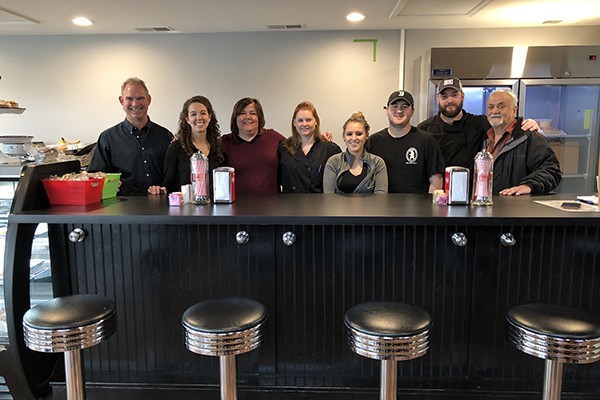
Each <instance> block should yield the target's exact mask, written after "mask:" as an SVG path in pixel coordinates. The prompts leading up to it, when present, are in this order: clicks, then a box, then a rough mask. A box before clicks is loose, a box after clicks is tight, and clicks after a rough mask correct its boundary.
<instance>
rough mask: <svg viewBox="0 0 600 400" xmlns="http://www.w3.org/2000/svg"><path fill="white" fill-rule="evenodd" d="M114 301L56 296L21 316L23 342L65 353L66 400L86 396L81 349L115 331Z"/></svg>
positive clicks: (50, 350)
mask: <svg viewBox="0 0 600 400" xmlns="http://www.w3.org/2000/svg"><path fill="white" fill-rule="evenodd" d="M115 310H116V308H115V304H114V303H113V302H112V301H111V300H109V299H107V298H105V297H102V296H97V295H91V294H78V295H72V296H65V297H56V298H54V299H52V300H50V301H47V302H44V303H41V304H38V305H37V306H35V307H33V308H31V309H29V310H28V311H27V312H26V313H25V315H23V335H24V339H25V345H26V346H27V347H28V348H30V349H31V350H35V351H39V352H43V353H64V359H65V386H66V392H67V400H84V399H85V382H84V373H83V367H82V363H81V350H82V349H85V348H88V347H91V346H94V345H96V344H99V343H101V342H103V341H105V340H106V339H108V338H109V337H111V336H112V335H113V334H114V333H115V331H116V314H115Z"/></svg>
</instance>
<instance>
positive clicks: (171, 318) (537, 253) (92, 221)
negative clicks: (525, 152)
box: [5, 194, 600, 400]
mask: <svg viewBox="0 0 600 400" xmlns="http://www.w3.org/2000/svg"><path fill="white" fill-rule="evenodd" d="M560 198H569V199H572V198H573V196H567V195H553V196H544V197H532V196H521V197H499V196H498V197H495V198H494V202H495V204H494V206H492V207H477V208H475V207H469V206H458V205H453V206H437V205H434V204H432V203H431V197H430V196H428V195H403V194H390V195H348V196H346V195H318V194H313V195H309V194H306V195H279V196H274V197H253V198H239V199H238V200H237V201H236V202H235V203H234V204H216V205H215V204H210V205H206V206H194V205H184V206H182V207H170V206H169V205H168V201H167V197H166V196H164V195H163V196H148V197H125V198H120V197H117V198H114V199H108V200H104V201H103V202H102V203H101V204H97V205H91V206H52V207H47V208H39V209H36V208H27V207H24V208H23V209H22V210H16V211H15V212H14V213H13V214H12V215H10V217H9V235H8V236H9V238H12V239H10V240H17V239H19V240H25V241H26V240H27V238H28V237H29V235H30V234H31V233H30V231H31V229H32V227H33V228H34V227H35V226H36V225H37V224H39V223H43V222H45V223H48V224H49V239H50V245H51V256H52V268H53V285H54V293H55V295H63V294H69V293H97V294H101V295H105V296H108V297H110V298H112V299H113V300H114V301H115V302H116V304H117V314H118V323H117V333H116V334H115V336H113V338H111V339H110V340H109V341H108V342H106V343H103V344H101V345H99V346H96V347H95V348H92V349H89V350H85V369H86V381H87V382H88V388H89V392H88V393H89V394H88V398H89V399H91V400H93V399H128V400H133V399H146V400H147V399H167V398H168V399H204V398H217V396H218V395H217V393H218V391H217V384H218V373H219V368H218V359H217V358H213V357H203V356H199V355H197V354H193V353H191V352H189V351H188V350H186V349H185V347H184V345H183V338H182V335H183V333H182V327H181V314H182V313H183V311H184V310H185V309H186V308H187V307H188V306H190V305H191V304H194V303H196V302H198V301H200V300H204V299H209V298H216V297H222V296H246V297H250V298H253V299H255V300H258V301H260V302H262V303H263V304H265V305H266V307H267V309H268V311H269V321H268V333H267V337H266V340H265V341H264V343H263V345H262V346H261V347H260V348H259V349H258V350H255V351H253V352H251V353H248V354H244V355H241V356H239V357H238V382H239V388H240V398H241V399H309V398H310V399H342V398H343V399H369V398H371V399H375V398H377V389H378V383H379V381H378V378H379V363H378V362H376V361H375V360H369V359H365V358H363V357H361V356H358V355H356V354H354V353H353V352H351V351H350V349H349V347H348V345H347V344H346V343H345V337H344V327H343V316H344V313H345V311H346V310H347V309H349V308H350V307H351V306H353V305H355V304H357V303H360V302H364V301H370V300H395V301H402V302H407V303H410V304H415V305H418V306H420V307H423V308H424V309H426V310H428V311H429V312H430V313H431V315H432V317H433V328H432V331H431V338H430V344H431V348H430V349H429V352H428V353H427V355H425V356H424V357H422V358H420V359H416V360H412V361H408V362H400V363H399V364H398V373H399V381H398V386H399V393H400V394H401V396H404V397H407V398H421V399H450V398H452V399H454V398H456V399H458V398H473V399H474V398H482V397H491V398H497V399H521V398H522V399H534V398H539V397H540V391H541V385H542V372H543V360H541V359H537V358H534V357H531V356H528V355H525V354H523V353H521V352H519V351H517V350H515V349H514V348H513V347H512V346H511V345H510V344H509V343H508V341H507V340H506V339H505V322H504V317H505V313H506V311H507V310H508V309H509V308H510V307H512V306H514V305H517V304H522V303H528V302H552V303H561V304H565V305H569V306H573V307H577V308H580V309H582V310H585V311H587V312H589V313H591V314H592V315H595V316H597V317H598V316H600V218H599V215H600V214H598V213H574V212H568V211H562V210H557V209H553V208H550V207H547V206H544V205H541V204H537V203H535V202H534V200H541V199H543V200H549V199H560ZM76 228H79V229H82V230H83V231H84V232H85V238H84V239H83V240H82V241H80V242H75V243H73V242H71V241H70V240H69V239H68V237H69V234H70V233H71V232H73V231H74V230H75V229H76ZM241 231H245V232H247V233H248V235H249V240H248V242H247V243H245V244H240V243H237V241H236V235H237V233H238V232H241ZM286 232H292V233H294V235H295V239H296V240H295V242H294V243H293V244H291V245H286V244H284V242H283V241H282V236H283V234H284V233H286ZM455 234H462V236H461V237H462V239H463V242H462V243H460V241H457V240H456V238H457V236H456V235H455ZM507 234H510V235H507ZM453 237H454V240H453ZM507 238H508V239H507ZM465 240H466V244H465ZM455 242H456V243H459V244H464V245H463V246H460V245H458V244H455ZM7 246H8V247H9V248H8V249H7V252H8V253H7V257H6V259H7V262H9V263H10V265H9V264H7V268H8V269H13V270H11V271H8V270H7V274H6V275H7V276H5V280H13V281H14V282H13V286H11V287H10V290H8V293H7V294H6V298H7V302H8V303H7V304H11V305H13V310H12V311H11V314H10V316H9V319H10V321H13V322H12V325H11V324H9V330H11V329H12V331H14V332H15V333H14V335H12V336H11V344H12V346H9V347H10V348H13V350H11V351H10V352H9V353H10V354H9V355H10V357H12V358H13V359H18V360H19V361H20V363H21V364H19V365H22V369H23V370H24V372H23V374H24V375H25V376H28V378H27V382H29V384H30V385H32V386H35V384H37V385H38V386H39V388H37V389H36V390H38V391H39V390H42V389H43V388H44V387H45V386H44V379H43V378H44V376H41V375H40V374H41V373H35V372H33V373H32V372H30V371H29V369H31V368H33V366H32V365H33V364H36V365H47V363H52V362H54V361H53V360H51V359H49V360H48V361H40V360H35V362H31V361H28V358H29V357H31V353H30V352H29V351H28V350H26V349H24V348H23V346H22V345H21V344H20V342H19V341H22V339H19V337H18V335H19V332H18V330H19V328H18V325H19V322H18V321H19V318H20V316H22V313H23V312H24V310H25V309H26V308H27V307H26V305H19V304H21V303H20V302H19V301H17V300H15V299H16V298H17V297H19V296H21V295H22V294H21V292H22V290H25V289H24V288H22V287H21V286H23V285H25V283H24V282H23V281H24V280H26V277H23V276H21V277H19V272H18V271H19V269H20V268H25V262H24V261H22V259H23V258H24V257H25V258H26V257H27V256H28V254H27V248H25V250H18V247H19V246H14V243H13V244H12V245H11V244H7ZM11 246H12V247H11ZM11 248H12V250H11ZM29 251H30V250H29ZM9 284H10V282H6V285H7V286H8V285H9ZM11 296H12V297H11ZM13 297H14V298H13ZM15 321H17V322H15ZM15 349H16V350H15ZM43 373H46V374H48V372H47V371H44V372H43ZM61 376H62V375H61V369H60V368H58V370H57V372H55V373H54V375H53V376H52V379H51V381H52V382H53V383H52V386H53V387H54V391H53V392H54V398H55V399H56V398H63V397H61V395H63V394H62V393H63V392H64V383H62V384H61V383H60V380H61ZM15 379H16V378H15ZM7 382H8V385H9V387H10V386H11V382H9V381H8V380H7ZM34 382H35V383H34ZM563 391H564V393H565V394H564V398H571V399H575V398H577V399H592V398H598V397H599V396H600V363H598V364H590V365H565V381H564V385H563ZM20 398H23V399H28V397H20Z"/></svg>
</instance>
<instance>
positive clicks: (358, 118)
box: [342, 111, 371, 135]
mask: <svg viewBox="0 0 600 400" xmlns="http://www.w3.org/2000/svg"><path fill="white" fill-rule="evenodd" d="M350 122H357V123H359V124H363V126H364V127H365V132H367V135H368V134H369V129H371V126H369V123H368V122H367V119H366V118H365V115H364V114H363V113H362V111H356V112H353V113H352V115H351V116H350V118H348V119H347V120H346V122H344V126H343V127H342V130H343V131H342V133H343V132H346V125H348V124H349V123H350Z"/></svg>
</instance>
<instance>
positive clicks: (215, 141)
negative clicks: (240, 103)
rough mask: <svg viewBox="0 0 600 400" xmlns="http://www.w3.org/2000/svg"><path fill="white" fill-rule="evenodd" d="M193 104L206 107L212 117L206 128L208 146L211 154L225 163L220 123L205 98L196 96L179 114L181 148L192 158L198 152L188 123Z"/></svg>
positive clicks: (186, 102) (185, 104)
mask: <svg viewBox="0 0 600 400" xmlns="http://www.w3.org/2000/svg"><path fill="white" fill-rule="evenodd" d="M192 103H200V104H203V105H204V106H205V107H206V110H207V111H208V114H209V115H210V122H209V123H208V127H207V128H206V140H207V141H208V144H210V151H211V153H212V152H214V154H215V155H216V158H217V160H218V161H219V163H221V162H223V159H224V158H225V157H224V156H223V145H222V143H221V128H219V121H218V120H217V116H216V115H215V110H214V109H213V106H212V104H210V100H208V99H207V98H206V97H204V96H194V97H192V98H190V99H187V100H186V101H185V103H183V107H182V109H181V112H180V113H179V130H178V131H177V140H178V141H179V143H181V148H182V149H183V151H184V152H185V153H186V154H187V155H188V156H190V157H191V156H192V154H194V153H195V152H196V151H197V150H196V147H195V146H194V143H192V128H191V127H190V124H188V122H187V117H188V112H189V108H190V106H191V105H192ZM207 156H208V154H207Z"/></svg>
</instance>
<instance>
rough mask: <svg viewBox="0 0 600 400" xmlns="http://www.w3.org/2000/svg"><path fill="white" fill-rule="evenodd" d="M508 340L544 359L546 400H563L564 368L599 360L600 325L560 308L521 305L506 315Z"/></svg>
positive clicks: (557, 306)
mask: <svg viewBox="0 0 600 400" xmlns="http://www.w3.org/2000/svg"><path fill="white" fill-rule="evenodd" d="M506 324H507V337H508V340H509V341H510V342H511V343H512V344H513V345H514V346H515V347H516V348H517V349H519V350H521V351H522V352H523V353H526V354H529V355H532V356H534V357H538V358H542V359H544V360H545V361H544V363H545V366H544V384H543V399H544V400H560V397H561V388H562V375H563V364H564V363H574V364H587V363H592V362H595V361H598V360H599V359H600V322H598V321H597V320H595V319H594V318H592V317H591V316H590V315H588V314H587V313H585V312H583V311H581V310H577V309H575V308H571V307H566V306H562V305H558V304H540V303H534V304H522V305H519V306H516V307H513V308H511V309H510V310H508V312H507V314H506Z"/></svg>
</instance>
